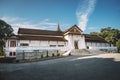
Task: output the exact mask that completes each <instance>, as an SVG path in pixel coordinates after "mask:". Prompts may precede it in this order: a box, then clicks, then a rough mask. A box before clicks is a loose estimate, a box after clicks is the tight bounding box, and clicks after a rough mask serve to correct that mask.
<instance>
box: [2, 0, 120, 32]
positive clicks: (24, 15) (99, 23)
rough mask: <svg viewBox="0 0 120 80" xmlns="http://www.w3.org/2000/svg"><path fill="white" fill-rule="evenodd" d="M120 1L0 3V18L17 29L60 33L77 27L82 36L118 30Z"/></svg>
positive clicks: (18, 0)
mask: <svg viewBox="0 0 120 80" xmlns="http://www.w3.org/2000/svg"><path fill="white" fill-rule="evenodd" d="M119 4H120V0H0V19H3V20H5V21H6V22H7V23H9V24H10V25H11V26H12V27H13V28H14V30H15V33H16V32H17V29H18V28H19V27H24V28H36V29H48V30H56V28H57V24H58V23H59V24H60V26H61V29H62V30H63V31H64V30H66V29H68V28H70V27H71V26H72V25H74V24H77V25H78V26H79V27H80V28H81V29H83V30H84V33H89V32H93V31H99V30H100V29H101V28H105V27H108V26H109V27H112V28H117V29H119V27H120V5H119Z"/></svg>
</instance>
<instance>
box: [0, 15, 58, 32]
mask: <svg viewBox="0 0 120 80" xmlns="http://www.w3.org/2000/svg"><path fill="white" fill-rule="evenodd" d="M1 19H2V20H4V21H6V22H7V23H8V24H10V25H11V26H12V28H13V29H14V33H15V34H16V33H17V32H18V28H33V29H55V28H56V27H57V23H55V22H50V20H49V19H43V20H42V21H39V22H36V21H33V20H28V19H26V18H19V17H9V16H4V17H2V18H1ZM34 22H36V23H34Z"/></svg>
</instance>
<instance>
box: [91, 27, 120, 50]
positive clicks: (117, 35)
mask: <svg viewBox="0 0 120 80" xmlns="http://www.w3.org/2000/svg"><path fill="white" fill-rule="evenodd" d="M90 34H94V35H99V36H101V37H103V38H104V39H105V40H106V41H108V42H111V43H113V45H114V46H117V47H119V46H118V45H120V43H117V42H118V40H120V30H119V29H114V28H111V27H107V28H102V29H101V30H100V32H91V33H90ZM116 44H117V45H116ZM118 49H120V48H118Z"/></svg>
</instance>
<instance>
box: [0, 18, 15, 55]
mask: <svg viewBox="0 0 120 80" xmlns="http://www.w3.org/2000/svg"><path fill="white" fill-rule="evenodd" d="M12 32H13V29H12V27H11V26H10V25H9V24H7V23H6V22H5V21H3V20H1V19H0V53H3V52H4V50H3V49H4V48H3V47H4V44H5V42H4V38H5V37H7V36H10V35H11V33H12Z"/></svg>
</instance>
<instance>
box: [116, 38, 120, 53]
mask: <svg viewBox="0 0 120 80" xmlns="http://www.w3.org/2000/svg"><path fill="white" fill-rule="evenodd" d="M116 46H117V48H118V52H120V39H119V40H118V41H117V42H116Z"/></svg>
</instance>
